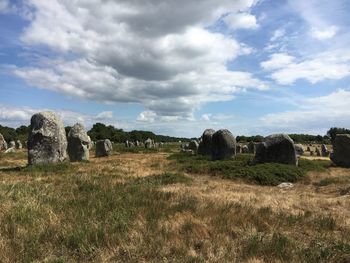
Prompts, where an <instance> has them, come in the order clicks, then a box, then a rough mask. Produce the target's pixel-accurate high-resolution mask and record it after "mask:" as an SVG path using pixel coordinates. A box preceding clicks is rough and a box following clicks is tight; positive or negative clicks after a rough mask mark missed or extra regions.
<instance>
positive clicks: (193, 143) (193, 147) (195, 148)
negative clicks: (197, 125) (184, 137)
mask: <svg viewBox="0 0 350 263" xmlns="http://www.w3.org/2000/svg"><path fill="white" fill-rule="evenodd" d="M198 147H199V144H198V142H197V141H196V140H192V141H190V143H189V145H188V149H190V150H192V151H193V152H194V153H196V152H197V151H198Z"/></svg>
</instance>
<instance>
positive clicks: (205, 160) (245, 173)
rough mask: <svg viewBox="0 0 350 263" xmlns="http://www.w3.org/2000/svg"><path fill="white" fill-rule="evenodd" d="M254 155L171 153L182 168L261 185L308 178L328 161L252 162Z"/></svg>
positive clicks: (171, 158)
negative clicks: (218, 158)
mask: <svg viewBox="0 0 350 263" xmlns="http://www.w3.org/2000/svg"><path fill="white" fill-rule="evenodd" d="M252 158H253V155H248V154H244V155H237V156H235V157H234V158H233V159H231V160H223V161H212V160H211V159H210V157H208V156H200V155H189V154H184V153H176V154H173V155H171V156H170V157H169V159H170V160H173V161H174V162H173V166H175V167H176V168H177V169H179V170H180V171H185V172H188V173H194V174H210V175H213V176H220V177H222V178H226V179H237V178H240V179H244V180H246V181H248V182H253V183H257V184H261V185H278V184H279V183H281V182H296V181H298V180H300V179H301V178H305V176H306V173H307V172H309V171H324V170H325V169H326V168H327V167H329V165H330V162H328V161H319V160H317V161H310V160H303V159H301V160H300V161H299V166H298V167H295V166H292V165H285V164H277V163H265V164H256V165H251V160H252Z"/></svg>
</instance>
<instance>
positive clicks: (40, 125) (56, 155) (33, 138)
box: [28, 111, 67, 165]
mask: <svg viewBox="0 0 350 263" xmlns="http://www.w3.org/2000/svg"><path fill="white" fill-rule="evenodd" d="M30 126H31V130H30V131H29V137H28V163H29V165H33V164H49V163H58V162H63V161H64V160H66V158H67V138H66V132H65V130H64V125H63V122H62V121H61V119H60V118H59V117H58V116H57V115H56V114H55V113H53V112H50V111H44V112H39V113H37V114H34V115H33V116H32V118H31V121H30Z"/></svg>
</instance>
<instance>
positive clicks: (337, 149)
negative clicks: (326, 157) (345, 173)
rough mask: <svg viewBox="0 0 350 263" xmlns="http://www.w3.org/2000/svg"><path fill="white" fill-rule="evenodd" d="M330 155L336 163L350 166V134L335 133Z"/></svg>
mask: <svg viewBox="0 0 350 263" xmlns="http://www.w3.org/2000/svg"><path fill="white" fill-rule="evenodd" d="M330 157H331V160H332V161H333V163H335V164H336V165H338V166H340V167H350V134H337V136H336V137H335V140H334V144H333V153H332V154H331V156H330Z"/></svg>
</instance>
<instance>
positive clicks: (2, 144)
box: [0, 133, 7, 151]
mask: <svg viewBox="0 0 350 263" xmlns="http://www.w3.org/2000/svg"><path fill="white" fill-rule="evenodd" d="M3 150H7V142H6V141H5V139H4V136H2V134H1V133H0V151H3Z"/></svg>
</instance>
